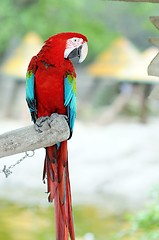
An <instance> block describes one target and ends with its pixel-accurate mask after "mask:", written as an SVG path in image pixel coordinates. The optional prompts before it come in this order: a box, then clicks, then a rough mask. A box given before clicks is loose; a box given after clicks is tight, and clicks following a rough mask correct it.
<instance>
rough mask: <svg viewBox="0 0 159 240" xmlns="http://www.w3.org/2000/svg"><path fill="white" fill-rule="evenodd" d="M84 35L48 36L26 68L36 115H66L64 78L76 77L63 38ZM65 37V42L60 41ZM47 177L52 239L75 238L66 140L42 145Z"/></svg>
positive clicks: (85, 39) (64, 34) (84, 39)
mask: <svg viewBox="0 0 159 240" xmlns="http://www.w3.org/2000/svg"><path fill="white" fill-rule="evenodd" d="M72 37H79V38H83V41H86V42H87V38H86V37H85V36H83V35H82V34H78V33H61V34H58V35H55V36H52V37H50V38H49V39H48V40H47V41H46V42H45V45H44V46H43V47H42V49H41V50H40V52H39V53H38V54H37V56H36V57H34V58H33V59H32V61H31V63H30V65H29V67H28V70H29V71H30V70H32V72H33V73H34V84H35V89H34V90H35V92H34V95H35V100H36V101H35V104H36V108H37V109H36V110H37V117H38V118H39V117H43V116H50V115H51V114H52V113H58V114H67V109H66V107H65V106H64V79H65V77H66V75H67V74H71V75H73V76H74V77H75V76H76V74H75V71H74V67H73V65H72V63H71V61H70V60H68V59H64V50H65V47H66V40H67V39H69V38H72ZM64 40H65V41H64ZM45 179H47V188H48V200H49V201H50V202H52V201H53V200H54V206H55V220H56V240H68V237H69V235H70V238H71V240H75V234H74V225H73V217H72V201H71V189H70V180H69V170H68V153H67V141H64V142H62V143H59V144H57V145H55V146H51V147H47V148H46V157H45V163H44V172H43V180H45Z"/></svg>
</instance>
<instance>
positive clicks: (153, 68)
mask: <svg viewBox="0 0 159 240" xmlns="http://www.w3.org/2000/svg"><path fill="white" fill-rule="evenodd" d="M150 21H151V22H152V24H153V25H154V26H155V27H156V28H157V29H159V16H152V17H150ZM149 41H150V43H152V44H153V45H155V46H156V47H158V48H159V38H150V39H149ZM148 75H151V76H156V77H159V53H158V54H157V55H156V56H155V57H154V59H152V61H151V63H150V64H149V66H148Z"/></svg>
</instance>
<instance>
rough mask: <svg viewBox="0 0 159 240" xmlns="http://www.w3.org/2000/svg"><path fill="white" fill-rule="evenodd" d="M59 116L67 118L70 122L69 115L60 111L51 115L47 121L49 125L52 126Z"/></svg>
mask: <svg viewBox="0 0 159 240" xmlns="http://www.w3.org/2000/svg"><path fill="white" fill-rule="evenodd" d="M58 117H64V118H65V120H66V121H67V122H68V117H67V116H66V115H63V114H58V113H52V114H51V116H50V117H49V119H48V121H47V122H48V125H49V126H50V127H51V123H52V122H53V121H55V119H56V118H58Z"/></svg>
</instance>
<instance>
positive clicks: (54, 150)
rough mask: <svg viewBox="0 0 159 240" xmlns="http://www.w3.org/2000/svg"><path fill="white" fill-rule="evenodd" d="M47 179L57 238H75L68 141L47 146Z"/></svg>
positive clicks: (60, 239)
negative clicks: (52, 203)
mask: <svg viewBox="0 0 159 240" xmlns="http://www.w3.org/2000/svg"><path fill="white" fill-rule="evenodd" d="M45 179H47V188H48V194H49V195H48V200H49V202H52V201H53V200H54V208H55V221H56V240H68V238H69V235H70V238H71V240H75V234H74V224H73V216H72V201H71V188H70V180H69V171H68V153H67V141H64V142H62V143H60V144H59V145H54V146H51V147H47V148H46V158H45V163H44V172H43V180H44V181H45Z"/></svg>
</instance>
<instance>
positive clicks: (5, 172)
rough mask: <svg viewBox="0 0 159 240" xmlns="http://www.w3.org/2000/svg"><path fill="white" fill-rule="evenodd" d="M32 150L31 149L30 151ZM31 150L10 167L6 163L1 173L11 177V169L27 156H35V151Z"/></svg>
mask: <svg viewBox="0 0 159 240" xmlns="http://www.w3.org/2000/svg"><path fill="white" fill-rule="evenodd" d="M29 152H30V151H29ZM29 152H25V155H24V156H23V157H22V158H20V159H19V160H18V161H17V162H16V163H14V164H12V165H10V166H9V167H7V166H6V165H4V167H3V169H1V170H0V173H4V175H5V177H6V178H7V177H9V175H10V174H12V171H11V170H10V169H12V168H14V167H16V166H17V165H18V164H19V163H21V162H22V161H23V160H24V159H25V158H27V157H33V156H34V154H35V152H34V151H31V153H29Z"/></svg>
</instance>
